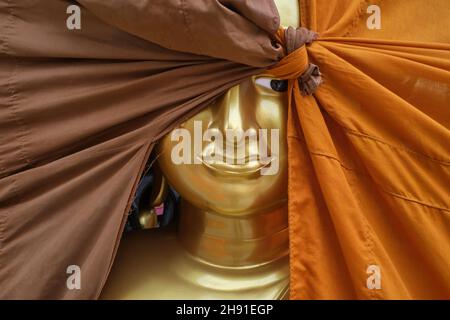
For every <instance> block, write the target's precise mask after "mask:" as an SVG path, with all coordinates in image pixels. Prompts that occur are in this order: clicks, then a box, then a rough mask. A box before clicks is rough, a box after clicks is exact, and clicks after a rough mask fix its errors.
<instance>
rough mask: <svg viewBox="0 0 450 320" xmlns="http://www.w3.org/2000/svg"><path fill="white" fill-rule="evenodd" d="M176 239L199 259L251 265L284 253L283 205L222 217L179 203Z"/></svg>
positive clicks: (222, 264)
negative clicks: (268, 209) (267, 209)
mask: <svg viewBox="0 0 450 320" xmlns="http://www.w3.org/2000/svg"><path fill="white" fill-rule="evenodd" d="M180 212H181V215H180V220H179V225H178V239H179V241H180V243H181V245H182V246H183V247H184V249H185V250H186V251H187V252H189V253H190V254H191V255H192V256H194V257H195V258H198V259H199V260H201V261H202V262H205V263H208V264H212V265H216V266H219V267H223V268H251V267H256V266H259V265H263V264H267V263H270V262H272V261H274V260H277V259H280V258H282V257H285V256H286V255H288V252H289V233H288V217H287V207H286V206H285V205H284V206H282V207H279V208H277V209H272V210H271V211H268V212H261V213H255V214H252V215H242V216H241V215H233V216H225V215H222V214H219V213H215V212H211V211H203V210H200V209H198V208H196V207H194V206H193V205H191V204H190V203H188V202H186V201H182V202H181V210H180Z"/></svg>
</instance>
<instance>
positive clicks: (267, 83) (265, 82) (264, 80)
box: [255, 77, 274, 90]
mask: <svg viewBox="0 0 450 320" xmlns="http://www.w3.org/2000/svg"><path fill="white" fill-rule="evenodd" d="M272 80H274V79H273V78H269V77H259V78H257V79H256V80H255V84H256V85H259V86H261V87H264V88H267V89H271V90H272V86H271V82H272Z"/></svg>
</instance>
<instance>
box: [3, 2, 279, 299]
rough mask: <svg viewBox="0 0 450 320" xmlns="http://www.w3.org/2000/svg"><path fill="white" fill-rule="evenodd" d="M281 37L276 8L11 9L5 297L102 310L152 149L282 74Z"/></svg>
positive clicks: (6, 54)
mask: <svg viewBox="0 0 450 320" xmlns="http://www.w3.org/2000/svg"><path fill="white" fill-rule="evenodd" d="M180 3H182V5H180ZM71 5H77V6H78V7H79V8H80V9H81V12H80V13H81V14H80V17H81V19H80V20H81V24H80V27H81V29H69V28H67V26H66V20H67V19H68V18H70V17H71V15H72V14H74V13H76V11H73V10H74V8H73V7H71V8H69V6H71ZM231 5H233V8H234V10H230V9H229V8H228V6H231ZM68 9H69V10H68ZM75 10H76V8H75ZM67 12H69V14H67ZM69 22H70V21H69ZM278 27H279V16H278V12H277V11H276V7H274V3H273V1H272V0H264V1H258V6H257V7H255V5H254V2H252V1H223V2H220V1H198V0H195V1H177V0H159V1H158V0H147V1H142V0H139V1H138V0H115V1H100V0H80V1H78V2H74V1H62V0H45V1H44V0H41V1H38V0H21V1H14V0H1V1H0V298H9V299H15V298H22V299H74V298H76V299H92V298H97V297H98V296H99V294H100V292H101V290H102V287H103V285H104V283H105V281H106V278H107V275H108V272H109V269H110V267H111V264H112V262H113V258H114V255H115V251H116V249H117V246H118V244H119V239H120V236H121V234H122V230H123V226H124V223H125V221H126V217H127V213H128V212H129V208H130V205H131V202H132V200H133V195H134V193H135V190H136V185H137V182H138V180H139V177H140V175H141V174H142V171H143V168H144V166H145V164H146V162H147V159H148V157H149V153H150V151H151V150H152V146H153V144H154V142H155V141H157V140H158V139H159V138H160V137H162V136H163V135H164V134H165V133H167V132H169V130H171V129H172V128H173V127H174V126H176V125H177V124H179V123H180V122H182V121H183V120H185V119H187V118H189V117H190V116H191V115H193V114H195V113H197V112H198V111H199V110H200V108H202V107H204V106H206V105H207V104H209V103H210V102H211V100H212V99H214V98H215V97H217V96H218V95H220V94H221V93H223V92H224V91H226V90H227V89H228V88H230V87H232V86H234V85H236V84H238V83H239V82H240V81H242V80H244V79H246V78H248V77H249V76H252V75H254V74H256V73H258V72H261V70H262V69H261V68H265V67H267V66H269V65H271V64H274V63H275V62H276V61H277V60H278V58H279V56H280V55H281V54H282V52H281V51H280V50H279V49H278V48H276V47H274V46H273V45H272V42H271V38H270V33H274V32H275V31H276V30H277V29H278ZM200 53H202V54H203V55H200ZM69 266H78V267H79V268H80V270H81V277H80V279H81V282H80V283H81V289H80V290H69V288H68V287H67V286H66V280H67V279H68V277H69V276H70V275H71V274H72V273H69V274H68V273H67V270H68V267H69ZM70 270H75V269H73V268H69V272H73V271H70Z"/></svg>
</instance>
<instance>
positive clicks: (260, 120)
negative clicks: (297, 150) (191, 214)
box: [158, 0, 299, 215]
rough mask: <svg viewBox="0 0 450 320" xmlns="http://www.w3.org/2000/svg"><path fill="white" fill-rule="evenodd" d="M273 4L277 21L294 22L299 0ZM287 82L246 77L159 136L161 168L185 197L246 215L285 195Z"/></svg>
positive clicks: (268, 206)
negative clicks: (176, 126)
mask: <svg viewBox="0 0 450 320" xmlns="http://www.w3.org/2000/svg"><path fill="white" fill-rule="evenodd" d="M275 2H276V4H277V6H278V9H279V12H280V18H281V22H282V24H283V25H292V26H297V25H298V23H299V19H298V13H299V10H298V3H297V0H278V1H275ZM286 86H287V84H286V83H285V82H283V81H280V80H278V79H274V78H271V77H268V76H265V75H260V76H255V77H252V78H250V79H247V80H246V81H244V82H242V83H241V84H240V85H237V86H235V87H233V88H231V89H229V91H228V92H226V93H225V94H224V95H223V96H222V97H220V98H219V99H217V100H216V101H215V102H213V103H212V104H211V105H209V106H208V107H206V108H205V109H204V110H203V111H201V112H200V113H198V114H197V115H195V116H194V117H192V118H191V119H189V120H188V121H187V122H185V123H184V124H182V125H181V128H177V129H175V130H174V131H172V132H171V133H169V134H168V135H167V136H165V137H164V138H163V139H162V140H161V141H160V143H159V145H158V154H160V157H159V159H158V162H159V166H160V168H161V170H162V172H163V174H164V176H165V177H166V178H167V180H168V181H169V183H170V185H172V186H173V187H174V188H175V190H177V192H179V193H180V195H181V197H182V199H183V200H184V201H187V202H189V203H190V204H192V205H193V206H195V207H197V208H199V209H201V210H207V211H213V212H217V213H219V214H223V215H245V214H254V213H257V212H261V211H263V210H270V209H273V208H276V207H278V206H281V205H282V204H283V203H284V202H285V201H286V200H287V146H286V140H287V139H286V122H287V95H286V92H285V91H286ZM187 140H189V141H187ZM180 146H184V148H181V147H180ZM181 149H182V151H181ZM174 155H178V159H174ZM180 157H181V158H182V159H181V161H180V159H179V158H180ZM183 159H184V160H187V161H182V160H183Z"/></svg>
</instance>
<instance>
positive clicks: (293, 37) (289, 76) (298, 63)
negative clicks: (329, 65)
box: [270, 27, 322, 96]
mask: <svg viewBox="0 0 450 320" xmlns="http://www.w3.org/2000/svg"><path fill="white" fill-rule="evenodd" d="M317 38H318V34H317V33H316V32H313V31H310V30H308V29H306V28H303V27H301V28H297V29H294V28H292V27H289V28H287V29H284V28H280V29H279V30H278V32H277V33H276V41H277V42H278V43H279V44H281V45H282V46H283V48H284V50H285V53H286V56H285V57H284V58H283V59H282V60H281V61H280V62H279V63H278V64H277V65H276V66H275V67H274V68H272V69H271V70H270V73H271V74H273V75H274V76H275V77H277V78H280V79H283V80H290V86H289V92H290V93H291V92H293V91H294V92H300V93H301V94H302V95H304V96H306V95H311V94H313V93H314V92H315V91H316V89H317V88H318V87H319V85H320V84H321V83H322V78H321V75H320V71H319V68H318V67H317V66H316V65H315V64H312V63H309V60H308V52H307V51H306V44H311V43H312V42H313V41H314V40H316V39H317Z"/></svg>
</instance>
